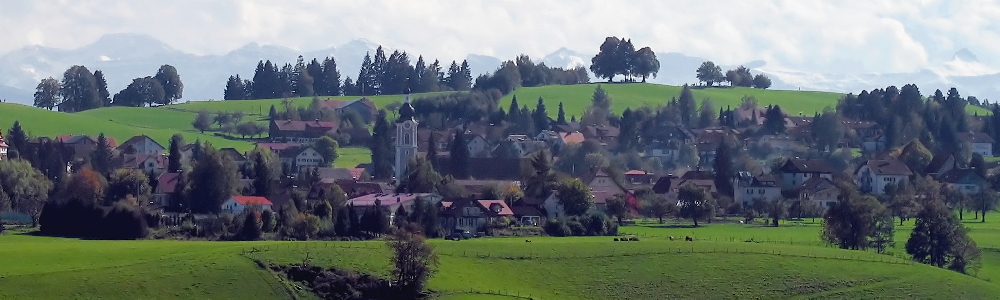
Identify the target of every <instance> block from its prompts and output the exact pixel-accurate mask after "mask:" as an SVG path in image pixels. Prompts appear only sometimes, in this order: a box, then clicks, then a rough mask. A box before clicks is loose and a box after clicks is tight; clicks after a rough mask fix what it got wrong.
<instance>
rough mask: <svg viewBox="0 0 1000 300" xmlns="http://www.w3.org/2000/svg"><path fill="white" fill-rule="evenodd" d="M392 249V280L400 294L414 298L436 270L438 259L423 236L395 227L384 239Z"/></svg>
mask: <svg viewBox="0 0 1000 300" xmlns="http://www.w3.org/2000/svg"><path fill="white" fill-rule="evenodd" d="M386 244H387V245H388V246H389V248H391V249H392V250H393V253H394V256H393V265H394V266H395V267H394V268H393V270H392V282H393V286H395V287H397V288H398V289H399V291H400V293H401V295H405V297H407V298H411V297H412V298H416V296H417V295H418V294H419V293H420V292H421V291H423V289H424V286H425V285H426V284H427V280H428V279H430V277H431V276H433V275H434V272H435V271H436V270H437V266H438V259H437V255H435V254H434V248H433V247H431V245H429V244H427V243H426V242H424V237H423V236H420V235H417V234H414V233H410V232H407V231H405V230H402V229H397V230H395V231H394V232H393V234H392V235H390V236H389V237H388V238H387V239H386Z"/></svg>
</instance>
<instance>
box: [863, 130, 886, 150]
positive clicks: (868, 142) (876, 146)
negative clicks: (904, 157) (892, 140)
mask: <svg viewBox="0 0 1000 300" xmlns="http://www.w3.org/2000/svg"><path fill="white" fill-rule="evenodd" d="M886 141H887V138H886V137H885V135H884V134H879V135H874V136H870V137H862V138H861V149H862V150H865V151H868V152H878V151H882V150H885V143H886Z"/></svg>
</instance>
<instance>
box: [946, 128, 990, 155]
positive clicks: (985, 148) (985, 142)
mask: <svg viewBox="0 0 1000 300" xmlns="http://www.w3.org/2000/svg"><path fill="white" fill-rule="evenodd" d="M956 137H957V138H958V141H959V142H962V143H969V145H971V146H972V153H975V154H979V155H982V156H983V157H993V143H995V142H996V141H994V140H993V138H991V137H990V136H989V135H988V134H986V133H983V132H963V133H959V134H957V136H956Z"/></svg>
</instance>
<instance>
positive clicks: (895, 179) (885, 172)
mask: <svg viewBox="0 0 1000 300" xmlns="http://www.w3.org/2000/svg"><path fill="white" fill-rule="evenodd" d="M910 175H913V172H911V171H910V168H907V167H906V164H904V163H903V162H901V161H899V160H896V159H893V158H889V159H870V160H868V161H867V162H865V164H863V165H861V166H860V167H858V170H857V171H855V172H854V180H855V184H857V185H858V190H860V191H862V192H866V193H871V194H875V195H881V194H884V193H885V186H886V185H888V184H890V183H894V184H900V183H903V182H907V181H908V180H909V178H910Z"/></svg>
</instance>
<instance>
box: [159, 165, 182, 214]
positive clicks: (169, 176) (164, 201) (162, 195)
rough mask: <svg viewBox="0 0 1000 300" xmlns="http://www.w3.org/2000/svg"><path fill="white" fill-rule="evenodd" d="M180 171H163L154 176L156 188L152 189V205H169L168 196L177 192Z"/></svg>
mask: <svg viewBox="0 0 1000 300" xmlns="http://www.w3.org/2000/svg"><path fill="white" fill-rule="evenodd" d="M178 179H180V173H163V174H160V177H157V178H156V190H154V191H153V205H157V206H160V207H165V206H169V205H170V198H171V197H172V196H173V195H174V193H176V192H177V180H178Z"/></svg>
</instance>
